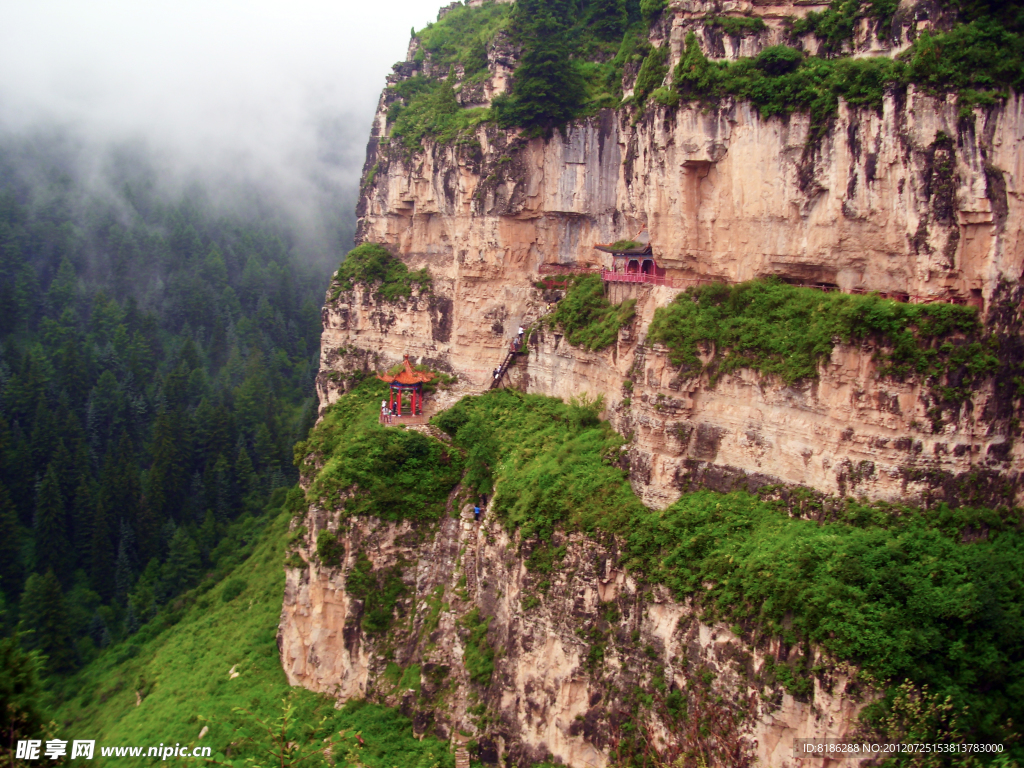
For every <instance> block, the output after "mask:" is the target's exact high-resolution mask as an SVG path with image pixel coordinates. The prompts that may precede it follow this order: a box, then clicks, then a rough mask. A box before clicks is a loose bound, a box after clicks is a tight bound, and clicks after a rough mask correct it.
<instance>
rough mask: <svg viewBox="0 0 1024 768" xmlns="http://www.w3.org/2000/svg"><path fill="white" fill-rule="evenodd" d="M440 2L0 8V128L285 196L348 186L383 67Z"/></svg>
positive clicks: (163, 1)
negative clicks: (62, 132) (143, 153)
mask: <svg viewBox="0 0 1024 768" xmlns="http://www.w3.org/2000/svg"><path fill="white" fill-rule="evenodd" d="M441 4H442V3H441V1H440V0H384V1H383V2H353V1H352V0H337V1H336V2H326V1H324V0H173V2H170V1H167V0H131V1H130V2H129V1H127V0H0V127H2V128H4V129H6V130H15V131H19V132H23V131H24V130H25V129H31V128H33V127H35V126H39V125H43V124H52V123H57V124H59V125H60V126H62V127H63V128H65V129H68V130H71V131H74V132H75V133H81V134H83V135H84V136H85V137H87V138H88V139H89V140H91V141H95V142H97V143H98V144H102V143H109V142H123V141H126V140H128V141H136V142H137V141H139V140H140V139H141V140H142V141H144V142H145V144H146V146H148V147H149V148H150V149H151V150H153V151H155V152H156V153H158V154H160V155H161V157H162V158H163V162H165V163H166V167H167V168H168V171H171V170H173V171H176V172H180V171H184V172H190V171H192V170H196V169H200V170H203V171H205V172H213V173H214V174H219V175H221V176H223V175H227V176H228V177H231V178H235V179H243V178H244V179H251V180H261V181H262V182H263V183H266V184H269V185H277V186H278V187H280V188H281V189H282V191H283V193H284V194H285V195H286V196H287V195H301V194H302V190H301V187H302V186H303V185H304V184H307V183H309V181H310V178H312V177H316V176H317V175H319V176H320V177H321V182H322V181H323V178H325V177H330V178H331V179H332V180H333V182H336V183H345V180H346V179H351V178H354V177H355V175H357V174H358V170H359V168H360V167H361V165H362V160H363V156H364V152H365V147H366V139H367V136H368V131H369V126H370V120H371V117H372V114H373V110H374V108H375V106H376V103H377V98H378V96H379V94H380V91H381V89H382V88H383V87H384V78H385V75H387V73H388V72H389V71H390V68H391V65H392V64H393V63H394V62H396V61H399V60H402V59H404V58H405V52H406V48H407V46H408V42H409V29H410V27H416V28H417V29H421V28H422V27H423V26H425V25H426V24H427V23H429V22H430V21H433V20H434V19H436V18H437V11H438V8H439V7H440V5H441Z"/></svg>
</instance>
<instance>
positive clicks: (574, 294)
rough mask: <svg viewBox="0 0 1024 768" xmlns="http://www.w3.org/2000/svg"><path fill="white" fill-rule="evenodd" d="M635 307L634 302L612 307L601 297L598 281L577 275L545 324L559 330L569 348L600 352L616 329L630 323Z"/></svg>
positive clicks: (616, 334)
mask: <svg viewBox="0 0 1024 768" xmlns="http://www.w3.org/2000/svg"><path fill="white" fill-rule="evenodd" d="M635 307H636V299H628V300H626V301H624V302H622V303H621V304H615V305H613V304H612V303H611V302H609V301H608V299H606V298H605V296H604V283H603V282H602V280H601V278H600V277H598V276H597V275H580V276H577V277H575V278H574V279H573V281H572V283H571V284H570V286H569V290H568V291H567V292H566V294H565V298H564V299H562V300H561V301H560V302H558V306H557V308H556V309H555V311H554V312H553V313H551V314H550V315H548V317H547V318H546V322H548V323H550V324H551V325H553V326H555V327H557V328H561V329H562V331H564V332H565V337H566V338H567V339H568V340H569V342H570V343H571V344H575V345H576V346H579V347H585V348H587V349H604V348H605V347H607V346H608V345H609V344H614V343H615V341H616V340H617V339H618V337H619V329H620V328H621V327H622V326H624V325H625V324H626V323H628V322H629V321H630V320H632V319H633V314H634V309H635Z"/></svg>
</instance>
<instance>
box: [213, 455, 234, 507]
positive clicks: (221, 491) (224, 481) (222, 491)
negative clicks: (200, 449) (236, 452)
mask: <svg viewBox="0 0 1024 768" xmlns="http://www.w3.org/2000/svg"><path fill="white" fill-rule="evenodd" d="M213 492H214V494H215V495H214V499H215V502H214V511H215V512H216V514H217V520H218V521H220V522H222V523H223V522H226V521H227V520H229V519H231V517H232V516H233V515H232V513H233V512H234V506H235V505H234V494H233V493H232V484H231V468H230V465H229V464H228V460H227V459H225V458H224V455H223V454H221V455H220V456H218V457H217V461H216V463H215V464H214V465H213Z"/></svg>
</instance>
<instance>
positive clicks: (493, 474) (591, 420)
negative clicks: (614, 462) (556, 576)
mask: <svg viewBox="0 0 1024 768" xmlns="http://www.w3.org/2000/svg"><path fill="white" fill-rule="evenodd" d="M599 412H600V404H599V403H590V402H588V401H586V400H585V399H583V400H579V401H575V402H572V403H563V402H561V401H559V400H554V399H552V398H547V397H540V396H534V395H522V394H519V393H517V392H513V391H510V390H495V391H494V392H492V393H490V394H488V395H486V396H483V397H472V398H469V397H466V398H463V399H462V400H460V401H459V402H458V403H457V404H456V405H455V406H454V407H453V408H451V409H449V410H447V411H445V412H444V413H441V414H439V415H438V416H437V417H435V419H434V422H435V423H436V424H437V425H438V426H439V427H440V428H441V429H443V430H444V431H445V432H448V433H449V434H451V435H452V436H453V439H454V442H455V444H456V445H458V446H460V447H464V448H465V449H466V450H467V459H466V462H467V472H473V471H476V472H478V473H479V474H480V475H486V476H487V477H488V478H489V481H490V483H491V487H492V488H493V493H494V502H493V505H492V507H493V509H494V510H495V512H496V513H497V514H498V515H499V516H500V517H501V519H502V520H504V521H506V523H507V524H508V525H509V526H510V527H513V528H516V527H518V528H521V529H522V531H523V534H524V536H526V537H533V536H539V537H540V538H542V539H547V538H549V537H550V536H551V533H552V532H553V531H554V529H555V527H556V526H559V525H567V526H570V527H581V528H583V529H584V530H588V531H594V530H597V529H598V528H600V527H604V528H606V529H607V528H614V527H616V526H617V525H619V524H620V523H621V522H623V521H625V520H628V519H629V518H630V517H631V515H633V514H640V513H641V512H642V510H643V507H642V505H641V504H640V502H639V501H638V500H637V499H636V496H634V494H633V492H632V490H631V489H630V487H629V483H628V482H627V481H626V475H625V472H623V470H621V469H619V468H616V467H614V466H610V465H609V464H608V463H607V462H606V461H605V458H606V457H609V456H611V457H617V456H618V450H619V447H620V446H621V445H622V438H621V437H619V436H618V435H617V434H616V433H615V432H614V431H613V430H612V429H611V427H610V426H609V425H608V424H607V423H604V422H601V421H599V419H598V414H599ZM481 443H485V444H487V448H486V450H485V452H484V454H485V456H486V457H487V458H486V461H484V462H481V463H480V464H479V465H477V464H476V463H475V459H474V453H473V452H474V449H476V448H477V446H479V445H480V444H481Z"/></svg>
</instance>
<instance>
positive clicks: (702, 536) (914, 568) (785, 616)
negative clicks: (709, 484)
mask: <svg viewBox="0 0 1024 768" xmlns="http://www.w3.org/2000/svg"><path fill="white" fill-rule="evenodd" d="M857 507H858V505H851V507H850V508H848V512H847V515H846V516H845V517H846V519H848V520H850V521H851V522H844V523H839V522H835V523H824V524H822V523H819V522H815V521H812V520H801V519H794V518H792V517H790V516H789V514H787V513H786V510H785V509H782V508H779V507H778V506H777V505H776V504H773V503H770V502H764V501H760V500H758V499H757V498H755V497H753V496H751V495H749V494H746V493H731V494H728V495H722V494H717V493H712V492H709V491H700V492H697V493H692V494H687V495H684V496H683V498H682V499H680V500H679V501H678V502H676V503H675V504H673V505H672V506H671V507H669V508H668V509H667V510H665V511H664V512H660V513H650V514H646V515H643V516H640V517H638V518H634V520H633V521H632V522H631V525H630V531H629V533H628V534H627V535H628V537H629V551H630V552H631V553H632V555H633V557H635V558H636V560H635V561H634V567H638V568H640V569H641V570H642V571H643V572H644V573H646V574H647V575H648V577H650V578H653V579H655V580H658V581H662V582H664V583H665V584H667V585H668V586H669V587H671V588H672V590H673V591H674V592H675V594H676V596H677V597H678V598H679V599H685V598H696V599H697V600H698V601H699V605H700V606H702V608H703V610H704V611H705V615H704V619H705V620H706V621H711V620H723V621H729V622H730V623H732V624H738V625H739V627H738V628H739V629H741V630H742V631H743V632H744V634H748V633H749V635H751V636H752V639H753V640H754V641H755V642H756V641H757V640H758V639H759V638H763V637H768V636H777V637H781V638H782V640H783V642H784V644H785V645H786V646H787V648H788V653H789V661H788V665H789V666H790V667H791V670H790V671H789V672H787V675H788V677H789V679H790V681H791V683H790V685H795V684H796V683H797V682H798V681H799V680H800V679H801V678H803V679H804V680H809V678H810V676H811V675H812V669H811V668H812V666H813V664H814V661H813V659H812V657H811V655H810V653H809V651H810V649H811V646H810V644H811V643H813V644H814V645H816V646H820V647H822V648H824V649H826V650H827V651H828V653H829V655H830V656H831V657H832V658H834V659H837V660H849V661H853V662H855V663H856V664H858V665H861V666H862V667H864V668H865V669H866V670H868V671H869V672H870V673H871V675H873V676H874V677H875V678H876V679H878V680H879V681H886V680H891V681H893V682H894V683H896V684H898V683H901V682H902V681H903V680H905V679H909V680H911V681H913V682H914V683H915V685H917V686H922V685H928V686H929V687H930V690H931V691H932V693H934V694H938V696H939V698H940V700H943V699H945V698H946V697H947V696H948V697H950V701H951V703H952V704H953V707H954V709H955V711H957V712H962V713H963V715H962V719H963V721H964V724H965V726H966V728H967V731H968V732H969V733H970V734H971V740H977V741H990V740H995V741H1000V742H1003V741H1005V740H1006V739H1007V737H1008V736H1010V735H1011V731H1012V726H1010V728H1009V730H1008V729H1007V725H1006V723H1007V722H1008V720H1009V719H1011V718H1012V720H1013V722H1020V721H1021V717H1024V699H1022V698H1021V697H1020V696H1019V695H1017V693H1016V691H1018V690H1020V687H1021V686H1024V668H1022V667H1021V660H1022V659H1024V616H1022V614H1021V610H1020V607H1021V605H1024V535H1022V534H1021V532H1020V529H1019V525H1020V522H1021V518H1020V514H1019V512H1013V513H1008V512H1006V511H1004V512H1003V513H1002V514H998V513H995V512H993V511H991V510H970V509H959V510H951V509H949V508H947V507H944V506H940V507H939V508H938V509H935V510H930V511H927V512H925V511H922V510H913V509H907V508H888V509H886V510H885V511H884V513H882V514H879V513H878V512H877V511H869V510H870V508H866V507H863V508H860V509H858V508H857ZM862 516H863V517H862ZM860 519H863V520H864V521H865V522H864V523H863V524H857V523H856V522H855V521H857V520H860ZM980 530H984V531H985V534H984V535H982V536H974V535H973V534H972V533H971V532H972V531H980ZM882 708H883V709H884V706H883V707H882ZM873 714H874V715H875V716H877V715H878V713H877V712H874V713H873Z"/></svg>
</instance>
